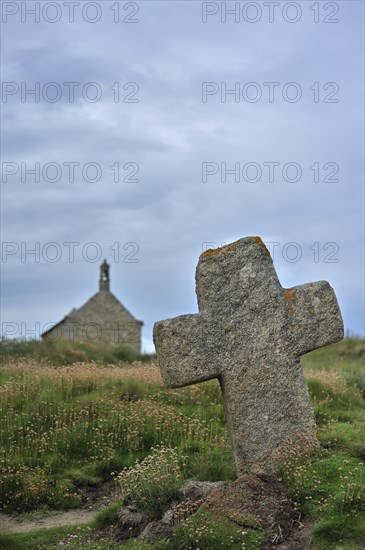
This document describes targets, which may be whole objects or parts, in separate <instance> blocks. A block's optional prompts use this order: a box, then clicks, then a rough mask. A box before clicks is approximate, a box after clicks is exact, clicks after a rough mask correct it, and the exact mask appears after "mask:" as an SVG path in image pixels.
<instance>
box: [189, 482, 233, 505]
mask: <svg viewBox="0 0 365 550" xmlns="http://www.w3.org/2000/svg"><path fill="white" fill-rule="evenodd" d="M223 485H225V483H224V481H195V480H192V479H190V480H189V481H187V482H186V484H185V485H184V487H183V488H182V489H181V494H182V495H183V497H184V498H185V499H189V500H191V501H194V500H199V499H201V498H206V497H207V496H208V495H209V494H210V493H211V492H212V491H214V490H215V489H218V488H219V487H222V486H223Z"/></svg>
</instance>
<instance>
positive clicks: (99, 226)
mask: <svg viewBox="0 0 365 550" xmlns="http://www.w3.org/2000/svg"><path fill="white" fill-rule="evenodd" d="M2 4H3V5H2V9H3V13H2V17H3V23H2V31H3V33H2V35H3V36H2V52H3V53H2V67H3V68H2V79H3V81H4V82H3V96H2V104H1V107H2V124H3V141H2V184H1V185H2V214H3V219H2V240H3V249H2V261H3V263H2V323H3V328H2V330H3V334H4V333H6V335H7V336H10V335H11V334H10V333H11V332H14V331H15V328H14V327H18V328H17V330H18V333H17V334H14V335H15V336H18V337H21V336H24V335H25V332H26V331H29V333H30V334H31V332H32V331H34V330H35V331H36V332H37V333H39V330H41V331H42V330H43V328H44V327H45V326H46V325H47V324H48V323H52V322H57V321H59V320H60V319H61V318H63V317H64V315H65V314H67V313H68V312H69V311H70V310H71V309H72V308H73V307H79V306H80V305H82V304H83V303H84V302H85V301H86V300H87V299H88V298H89V297H90V296H91V295H92V294H93V293H95V292H96V291H97V289H98V277H99V265H100V263H101V261H102V259H103V258H107V260H108V261H109V263H110V264H111V290H112V292H113V293H114V294H115V295H116V296H117V297H118V298H119V299H120V301H121V302H122V303H123V304H124V305H125V306H126V307H127V308H128V309H129V310H130V311H131V312H132V313H133V315H134V316H135V317H136V318H138V319H141V320H143V321H144V323H145V325H144V329H143V348H144V350H145V351H152V350H153V344H152V327H153V323H154V322H155V321H157V320H160V319H164V318H167V317H173V316H176V315H179V314H184V313H194V312H196V311H197V305H196V297H195V288H194V273H195V267H196V264H197V261H198V256H199V254H200V253H201V252H202V250H203V248H204V247H205V246H207V245H206V244H204V243H216V244H217V245H221V244H222V243H229V242H231V241H233V240H237V239H239V238H240V237H244V236H248V235H260V236H261V237H262V239H263V240H264V242H265V243H267V244H269V243H276V244H275V245H273V244H271V245H269V246H270V249H271V251H272V252H273V256H274V265H275V267H276V269H277V272H278V275H279V278H280V280H281V283H282V285H283V286H286V287H289V286H294V285H297V284H303V283H306V282H311V281H316V280H322V279H325V280H328V281H329V282H330V284H331V285H332V286H333V288H334V289H335V292H336V294H337V297H338V300H339V304H340V308H341V311H342V314H343V318H344V322H345V327H346V329H348V330H350V331H351V332H352V333H355V334H358V335H363V334H364V321H363V306H364V296H363V278H364V272H363V266H364V257H363V248H364V242H363V208H364V203H363V184H364V182H363V147H364V140H363V121H364V113H363V91H364V87H363V38H364V37H363V24H364V13H363V11H364V4H363V2H361V1H346V2H341V1H340V2H338V1H337V2H307V1H302V2H280V3H275V2H274V3H272V2H240V3H234V2H228V3H224V2H223V3H221V2H208V3H204V2H199V1H184V2H176V1H173V2H171V1H169V2H164V1H154V0H149V1H141V2H115V1H114V2H109V1H103V2H84V1H82V0H80V1H79V2H71V3H70V2H68V3H67V2H63V1H59V2H40V3H38V6H37V3H36V2H2ZM276 4H278V5H276ZM235 5H236V6H237V7H238V8H239V10H238V11H236V13H233V14H232V13H231V14H230V13H225V10H230V9H232V8H234V7H235ZM29 10H33V11H34V10H36V11H35V13H33V14H32V13H30V11H29ZM37 10H39V13H37ZM35 19H37V22H36V21H35ZM72 21H73V22H72ZM67 83H68V84H67ZM32 89H33V90H35V92H34V93H29V91H30V90H32ZM229 91H231V92H232V93H227V92H229ZM37 163H38V164H37ZM32 169H33V173H32V172H31V170H32ZM36 180H39V181H36ZM65 243H75V244H73V245H71V244H65ZM93 243H94V244H93ZM210 246H214V245H210ZM30 250H35V253H33V254H31V253H27V251H30ZM72 251H73V252H72ZM72 260H73V261H72ZM9 323H16V324H17V325H14V324H13V325H9ZM21 323H23V325H22V326H21ZM4 327H5V329H4ZM9 327H11V328H9Z"/></svg>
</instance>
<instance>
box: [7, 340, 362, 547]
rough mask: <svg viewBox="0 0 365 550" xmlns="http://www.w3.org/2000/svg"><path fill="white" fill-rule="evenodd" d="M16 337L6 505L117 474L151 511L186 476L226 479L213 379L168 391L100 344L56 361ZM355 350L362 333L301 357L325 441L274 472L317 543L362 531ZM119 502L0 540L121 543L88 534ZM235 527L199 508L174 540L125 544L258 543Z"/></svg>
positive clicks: (337, 543)
mask: <svg viewBox="0 0 365 550" xmlns="http://www.w3.org/2000/svg"><path fill="white" fill-rule="evenodd" d="M23 344H24V343H20V344H19V345H20V347H19V348H16V345H15V344H12V346H13V347H12V350H11V352H10V353H8V350H9V348H8V350H7V351H6V353H5V355H4V356H3V367H2V371H1V374H0V380H1V383H2V385H1V387H0V413H1V425H2V430H1V435H0V437H1V440H0V444H1V448H2V449H3V451H4V452H3V453H2V454H1V458H0V468H1V471H0V500H1V504H2V506H3V509H5V511H7V512H17V513H24V512H28V511H32V510H39V509H47V508H48V509H71V508H77V507H80V506H81V505H82V496H81V493H80V491H79V488H80V487H82V486H84V487H86V486H92V485H95V486H96V485H97V484H99V483H100V482H101V481H103V480H110V479H112V478H113V477H114V479H115V482H116V483H115V484H116V487H118V488H119V498H120V501H123V502H125V503H128V502H132V501H133V502H137V503H138V504H139V506H140V507H141V508H142V509H143V510H144V512H145V513H146V514H147V515H148V516H149V517H150V518H151V519H154V518H158V517H161V515H162V513H163V511H164V510H165V509H166V508H167V507H168V506H169V504H170V502H171V501H172V500H174V499H175V498H176V496H177V491H178V489H179V487H180V486H181V485H182V484H183V483H184V481H185V480H186V479H188V478H194V479H199V480H211V481H217V480H233V479H234V477H235V471H234V465H233V457H232V452H231V448H230V445H229V442H228V438H227V430H226V425H225V421H224V414H223V407H222V402H221V393H220V388H219V384H218V383H217V382H216V381H212V382H208V383H204V384H199V385H195V386H191V387H188V388H184V389H181V390H167V389H166V388H164V387H163V386H162V384H161V379H160V375H159V371H158V369H157V368H156V367H155V366H154V365H153V364H148V363H146V364H143V363H141V362H135V363H133V364H132V365H130V364H128V363H126V362H125V363H122V362H120V361H118V362H114V361H113V362H112V363H113V364H106V363H104V361H103V360H101V358H102V357H105V358H106V357H107V356H106V355H104V350H102V349H99V350H94V351H95V357H97V362H91V361H90V360H88V361H87V362H82V361H79V362H76V363H75V362H74V363H73V364H72V365H60V362H59V361H58V362H56V363H57V364H54V365H52V360H51V355H48V356H47V355H46V352H45V351H44V350H45V348H44V347H43V348H42V353H43V352H44V355H43V356H40V357H41V358H40V359H36V355H34V349H36V347H34V348H33V351H32V353H30V352H29V353H28V352H27V353H25V356H24V357H22V353H23V350H24V347H23ZM42 344H43V343H42ZM6 345H7V344H6ZM31 345H33V343H31ZM5 347H6V346H5ZM29 349H31V346H30V347H29V348H27V350H29ZM39 349H40V348H39ZM52 350H53V352H54V353H56V351H55V348H52ZM36 351H37V353H38V350H36ZM76 351H77V349H76ZM47 353H48V351H47ZM73 353H75V350H73V351H72V353H71V355H72V354H73ZM363 357H364V342H363V341H362V340H357V339H351V340H350V339H349V340H345V341H343V342H341V343H339V344H335V345H333V346H329V347H327V348H323V349H321V350H318V351H316V352H313V353H311V354H308V355H307V356H305V357H303V359H302V363H303V366H304V369H305V375H306V379H307V382H308V387H309V392H310V396H311V399H312V402H313V406H314V410H315V415H316V420H317V425H318V435H319V440H320V443H321V450H320V451H319V452H318V453H317V454H316V455H314V456H312V457H309V458H308V457H307V458H302V459H295V457H294V459H293V460H292V461H291V463H290V464H289V463H288V464H285V465H284V466H283V470H282V472H281V473H280V476H281V478H282V480H283V482H284V484H285V486H286V488H287V490H288V492H289V494H290V496H291V498H292V499H293V501H294V502H295V503H296V504H295V505H296V507H297V508H298V513H300V514H302V516H303V517H307V518H311V519H312V521H313V522H315V525H314V532H313V540H312V547H313V550H326V549H331V550H332V549H335V550H345V549H346V550H350V549H351V548H357V545H358V544H359V542H360V541H361V538H362V536H363V533H364V532H365V512H364V510H365V492H364V465H363V464H364V461H365V441H364V394H365V392H364V381H365V376H364V371H363V366H362V365H363ZM117 509H118V508H117V506H116V505H113V506H111V507H108V508H106V509H105V510H104V511H103V512H101V514H100V515H99V516H98V518H97V519H96V521H95V522H94V524H91V525H90V526H88V527H85V526H82V527H80V528H76V527H72V528H71V527H68V528H57V529H48V530H41V531H37V532H32V533H31V534H29V533H26V534H22V533H19V534H16V535H15V534H12V535H2V536H1V538H0V547H1V548H9V549H10V548H14V549H16V548H24V549H25V550H26V549H29V550H33V549H36V548H37V549H38V548H43V549H48V548H55V547H58V545H59V543H60V542H65V545H67V548H71V549H73V548H75V549H76V548H90V549H91V548H93V549H99V548H100V550H104V548H105V549H107V548H119V547H121V546H120V545H119V546H118V544H117V543H115V544H114V543H113V542H111V541H110V540H109V541H108V540H104V539H103V536H102V535H100V537H99V540H97V542H95V533H103V532H104V531H105V529H106V527H107V526H108V525H112V524H113V523H115V519H116V514H117ZM236 527H237V526H236ZM236 527H232V525H231V524H230V523H229V522H228V523H227V522H224V521H216V519H214V518H212V515H211V511H209V510H205V509H204V507H203V508H201V509H200V510H199V511H198V512H196V513H195V514H193V515H192V516H191V517H190V518H187V519H186V520H185V521H183V522H182V523H180V524H179V526H178V527H177V528H176V529H175V536H174V538H173V540H172V541H170V542H168V543H166V542H163V541H162V542H160V543H156V544H154V545H147V544H144V543H142V542H141V541H130V542H128V543H126V544H123V548H126V549H127V550H128V549H131V550H134V549H136V550H137V549H140V550H144V549H149V548H153V550H164V549H172V550H174V549H176V550H184V549H186V550H187V549H188V548H200V549H201V550H202V549H203V548H209V549H214V548H221V547H227V546H222V541H224V540H225V541H230V543H229V544H230V546H229V548H233V549H234V548H236V547H237V548H242V543H243V542H244V543H245V548H247V549H248V550H254V549H256V548H260V545H261V544H262V541H263V540H264V538H265V534H264V533H262V532H259V531H257V530H255V529H249V528H248V529H245V531H247V533H245V535H244V541H243V540H242V536H243V535H242V533H241V534H238V533H237V532H236V531H237V529H236ZM71 535H77V536H76V537H72V536H71ZM240 545H241V546H240ZM61 546H62V545H61Z"/></svg>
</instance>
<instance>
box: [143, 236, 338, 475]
mask: <svg viewBox="0 0 365 550" xmlns="http://www.w3.org/2000/svg"><path fill="white" fill-rule="evenodd" d="M196 293H197V297H198V306H199V311H200V313H198V314H194V315H182V316H180V317H176V318H174V319H167V320H165V321H159V322H157V323H156V324H155V326H154V342H155V346H156V351H157V356H158V360H159V365H160V368H161V373H162V377H163V380H164V382H165V384H166V385H167V386H169V387H172V388H176V387H182V386H187V385H190V384H195V383H197V382H202V381H205V380H211V379H212V378H218V380H219V382H220V386H221V390H222V394H223V401H224V409H225V416H226V421H227V426H228V433H229V436H230V440H231V444H232V447H233V454H234V457H235V462H236V469H237V473H238V475H241V474H243V473H246V472H252V473H256V474H259V473H266V474H272V473H275V472H276V471H277V470H278V469H280V467H281V466H282V464H283V462H284V461H285V460H286V459H288V458H289V457H290V456H292V455H293V453H295V454H306V453H310V452H313V451H314V450H315V449H316V448H317V447H318V441H317V437H316V423H315V419H314V415H313V410H312V407H311V403H310V399H309V395H308V389H307V385H306V382H305V379H304V376H303V371H302V368H301V365H300V356H301V355H303V354H305V353H308V352H309V351H312V350H314V349H317V348H320V347H322V346H325V345H327V344H330V343H332V342H337V341H339V340H342V338H343V322H342V318H341V313H340V310H339V307H338V304H337V300H336V296H335V293H334V291H333V289H332V288H331V287H330V285H329V284H328V283H327V282H326V281H318V282H315V283H309V284H305V285H300V286H295V287H293V288H288V289H284V288H282V286H281V285H280V282H279V279H278V277H277V274H276V272H275V269H274V266H273V263H272V259H271V257H270V253H269V251H268V250H267V248H266V247H265V245H264V243H263V242H262V240H261V239H260V238H259V237H246V238H243V239H240V240H238V241H236V242H234V243H232V244H228V245H226V246H224V247H222V248H218V249H214V250H207V251H205V252H204V253H203V254H201V256H200V259H199V263H198V267H197V270H196Z"/></svg>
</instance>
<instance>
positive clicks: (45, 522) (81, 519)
mask: <svg viewBox="0 0 365 550" xmlns="http://www.w3.org/2000/svg"><path fill="white" fill-rule="evenodd" d="M95 514H96V510H69V511H68V512H52V513H51V512H49V513H48V514H47V515H45V516H43V517H39V518H33V519H29V518H24V519H21V518H16V517H14V516H9V515H7V514H3V513H0V532H1V533H28V532H29V531H34V530H35V529H47V528H50V527H62V526H64V525H76V524H81V523H88V522H89V521H91V520H92V519H93V518H94V516H95Z"/></svg>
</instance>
